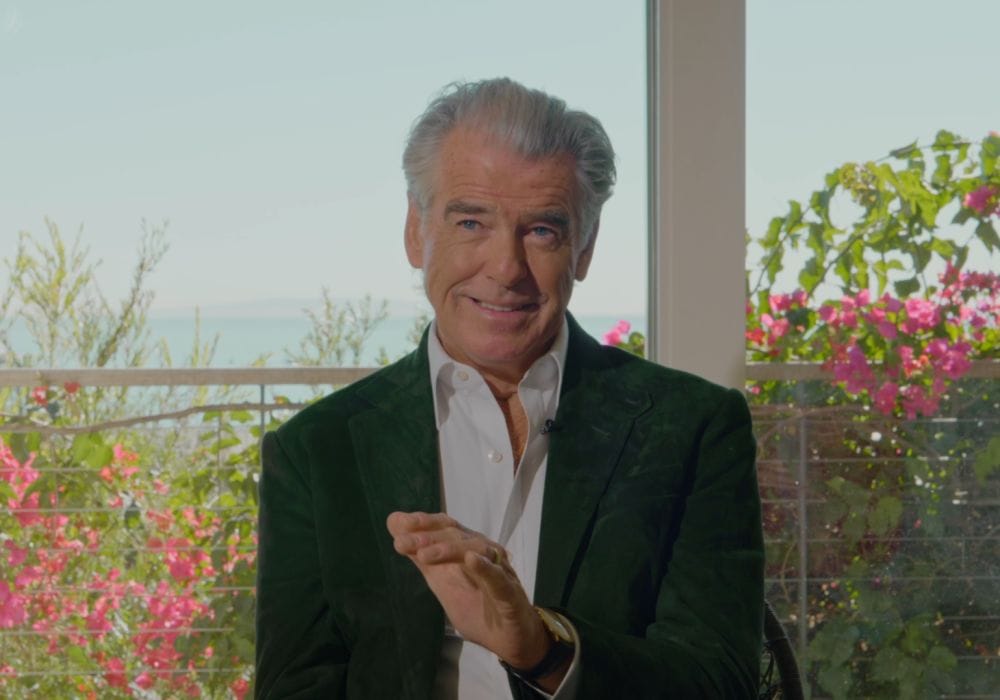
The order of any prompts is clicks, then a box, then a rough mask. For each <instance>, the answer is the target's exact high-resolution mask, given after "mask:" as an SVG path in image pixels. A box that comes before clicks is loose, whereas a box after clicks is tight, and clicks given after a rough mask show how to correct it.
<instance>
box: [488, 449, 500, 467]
mask: <svg viewBox="0 0 1000 700" xmlns="http://www.w3.org/2000/svg"><path fill="white" fill-rule="evenodd" d="M486 456H487V457H489V458H490V461H491V462H493V463H494V464H497V463H499V462H500V460H502V459H503V455H502V454H500V453H499V452H497V451H496V450H490V452H489V454H488V455H486Z"/></svg>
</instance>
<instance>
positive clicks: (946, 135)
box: [931, 129, 960, 151]
mask: <svg viewBox="0 0 1000 700" xmlns="http://www.w3.org/2000/svg"><path fill="white" fill-rule="evenodd" d="M959 142H960V139H959V138H958V137H957V136H956V135H955V134H953V133H951V132H950V131H946V130H944V129H941V130H940V131H939V132H937V136H935V137H934V144H933V145H932V146H931V148H933V149H934V150H935V151H945V150H949V149H952V148H954V147H955V144H956V143H959Z"/></svg>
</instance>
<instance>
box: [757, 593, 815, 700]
mask: <svg viewBox="0 0 1000 700" xmlns="http://www.w3.org/2000/svg"><path fill="white" fill-rule="evenodd" d="M757 697H758V698H760V699H761V700H773V699H775V698H780V700H803V698H804V695H803V693H802V678H801V677H800V676H799V666H798V663H796V661H795V652H793V651H792V643H791V642H790V641H789V639H788V635H787V634H786V633H785V628H784V627H783V626H782V625H781V621H780V620H779V619H778V616H777V615H776V614H775V612H774V608H772V607H771V604H770V603H768V602H767V601H766V600H765V601H764V652H763V655H762V656H761V668H760V689H759V691H758V693H757Z"/></svg>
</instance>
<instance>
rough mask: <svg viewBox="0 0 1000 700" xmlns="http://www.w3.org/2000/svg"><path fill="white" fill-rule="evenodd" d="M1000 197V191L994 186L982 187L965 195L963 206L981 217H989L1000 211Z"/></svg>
mask: <svg viewBox="0 0 1000 700" xmlns="http://www.w3.org/2000/svg"><path fill="white" fill-rule="evenodd" d="M998 195H1000V190H998V189H997V188H996V187H994V186H993V185H981V186H979V187H977V188H976V189H974V190H972V192H969V193H968V194H967V195H965V199H963V200H962V206H964V207H967V208H968V209H971V210H972V211H974V212H976V213H977V214H979V215H980V216H989V215H990V214H993V213H996V212H997V211H1000V202H998V201H997V196H998Z"/></svg>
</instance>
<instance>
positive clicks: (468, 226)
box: [458, 219, 479, 231]
mask: <svg viewBox="0 0 1000 700" xmlns="http://www.w3.org/2000/svg"><path fill="white" fill-rule="evenodd" d="M458 225H459V226H460V227H461V228H464V229H465V230H466V231H475V230H476V229H477V228H479V222H478V221H476V220H475V219H462V220H461V221H459V222H458Z"/></svg>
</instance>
